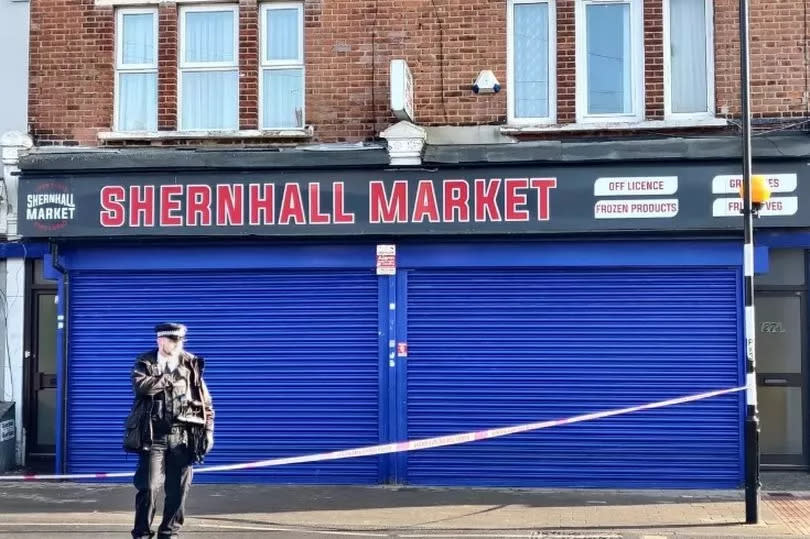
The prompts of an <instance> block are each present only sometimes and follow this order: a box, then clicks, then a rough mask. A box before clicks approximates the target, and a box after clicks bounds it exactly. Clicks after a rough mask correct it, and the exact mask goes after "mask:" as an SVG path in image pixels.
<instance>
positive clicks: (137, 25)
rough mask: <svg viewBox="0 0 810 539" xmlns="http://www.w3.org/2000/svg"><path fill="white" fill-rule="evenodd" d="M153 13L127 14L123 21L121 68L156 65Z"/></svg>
mask: <svg viewBox="0 0 810 539" xmlns="http://www.w3.org/2000/svg"><path fill="white" fill-rule="evenodd" d="M154 16H155V15H154V14H153V13H127V14H124V15H123V17H122V19H123V21H122V23H123V28H122V29H121V30H120V31H121V32H122V33H121V66H122V67H123V66H126V65H127V64H130V65H131V64H154V63H155V24H154V23H155V21H154Z"/></svg>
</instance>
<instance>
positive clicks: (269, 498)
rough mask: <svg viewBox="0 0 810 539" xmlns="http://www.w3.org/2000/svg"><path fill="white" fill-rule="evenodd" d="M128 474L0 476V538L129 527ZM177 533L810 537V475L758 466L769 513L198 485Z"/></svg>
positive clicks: (627, 495)
mask: <svg viewBox="0 0 810 539" xmlns="http://www.w3.org/2000/svg"><path fill="white" fill-rule="evenodd" d="M133 498H134V489H133V488H132V487H131V486H130V485H128V484H108V483H95V484H77V483H66V482H63V483H46V482H26V483H5V482H2V481H0V538H3V539H4V538H11V537H15V538H28V539H33V538H34V537H37V538H40V537H42V538H59V539H67V538H72V537H83V538H85V537H89V538H93V539H100V538H103V537H120V538H123V537H128V532H129V529H130V527H131V524H132V504H133ZM187 514H188V515H189V516H188V517H187V519H186V525H185V527H184V530H183V533H182V537H184V538H197V539H203V538H204V539H213V538H220V537H223V538H239V539H242V538H245V539H247V538H253V537H271V538H294V539H304V538H307V539H309V538H321V539H323V538H328V537H392V538H395V537H398V538H413V539H416V538H439V537H442V538H451V537H459V538H461V537H463V538H486V537H522V538H527V539H528V538H535V539H541V538H557V539H560V538H579V539H597V538H604V539H642V538H643V539H664V538H680V537H694V538H697V537H701V538H702V537H810V475H808V474H807V473H804V472H789V473H788V472H785V473H765V474H763V495H762V502H761V504H760V514H761V520H762V522H761V523H760V524H757V525H745V524H744V520H745V504H744V501H743V492H742V491H741V490H601V489H600V490H596V489H482V488H420V487H409V486H404V487H403V486H379V487H356V486H345V487H344V486H273V485H194V486H193V487H192V490H191V494H190V498H189V501H188V504H187Z"/></svg>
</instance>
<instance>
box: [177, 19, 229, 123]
mask: <svg viewBox="0 0 810 539" xmlns="http://www.w3.org/2000/svg"><path fill="white" fill-rule="evenodd" d="M238 9H239V8H238V6H236V5H227V6H195V7H185V8H182V9H181V10H180V77H179V85H180V91H179V95H180V106H179V107H178V109H179V110H180V129H181V130H185V131H194V130H236V129H238V128H239V114H238V110H239V103H238V100H239V56H238V52H237V51H238V40H239V29H238V28H239V27H238V20H239V16H238V15H239V14H238Z"/></svg>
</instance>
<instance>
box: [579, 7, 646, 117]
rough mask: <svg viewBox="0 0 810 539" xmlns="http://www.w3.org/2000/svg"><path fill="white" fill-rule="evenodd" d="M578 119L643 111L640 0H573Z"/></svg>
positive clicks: (641, 114)
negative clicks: (574, 1) (574, 7)
mask: <svg viewBox="0 0 810 539" xmlns="http://www.w3.org/2000/svg"><path fill="white" fill-rule="evenodd" d="M576 1H577V3H576V14H575V17H576V50H577V54H576V62H577V67H576V71H577V75H576V79H577V83H576V84H577V90H576V93H577V122H578V123H579V122H582V123H593V122H597V123H598V122H638V121H641V120H642V119H643V117H644V40H643V22H644V21H643V18H642V17H643V15H642V0H576Z"/></svg>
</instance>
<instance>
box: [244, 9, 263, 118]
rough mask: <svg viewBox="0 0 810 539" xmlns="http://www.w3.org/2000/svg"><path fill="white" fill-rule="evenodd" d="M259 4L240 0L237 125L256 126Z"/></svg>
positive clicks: (257, 113) (257, 111) (257, 115)
mask: <svg viewBox="0 0 810 539" xmlns="http://www.w3.org/2000/svg"><path fill="white" fill-rule="evenodd" d="M259 39H260V38H259V8H258V4H257V3H256V0H240V1H239V73H240V77H239V127H240V128H241V129H257V128H258V127H259V50H260V49H259Z"/></svg>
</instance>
